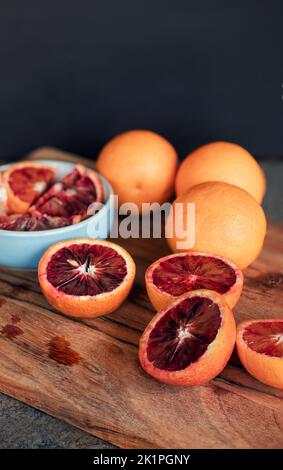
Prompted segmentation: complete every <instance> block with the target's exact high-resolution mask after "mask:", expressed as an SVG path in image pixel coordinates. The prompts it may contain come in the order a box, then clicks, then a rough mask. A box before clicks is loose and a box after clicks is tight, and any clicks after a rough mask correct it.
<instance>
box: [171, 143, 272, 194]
mask: <svg viewBox="0 0 283 470" xmlns="http://www.w3.org/2000/svg"><path fill="white" fill-rule="evenodd" d="M206 181H224V182H225V183H230V184H234V185H235V186H239V187H240V188H242V189H245V190H246V191H247V192H248V193H250V194H251V195H252V196H253V197H254V198H255V199H256V201H257V202H258V203H261V202H262V199H263V197H264V193H265V189H266V182H265V175H264V173H263V170H262V169H261V167H260V166H259V164H258V163H257V161H256V160H255V159H254V157H252V155H251V154H250V153H249V152H248V151H247V150H245V149H244V148H243V147H241V146H240V145H237V144H232V143H230V142H212V143H210V144H207V145H203V146H202V147H199V148H197V149H196V150H195V151H194V152H192V153H191V154H189V155H188V156H187V158H185V160H184V161H183V162H182V164H181V165H180V167H179V170H178V173H177V177H176V193H177V196H179V195H181V194H184V193H185V192H186V191H188V190H189V189H190V188H192V187H193V186H195V185H197V184H200V183H204V182H206Z"/></svg>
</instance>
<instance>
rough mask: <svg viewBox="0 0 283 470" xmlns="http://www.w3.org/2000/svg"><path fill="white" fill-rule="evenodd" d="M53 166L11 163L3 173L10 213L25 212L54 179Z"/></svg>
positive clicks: (34, 163) (35, 163)
mask: <svg viewBox="0 0 283 470" xmlns="http://www.w3.org/2000/svg"><path fill="white" fill-rule="evenodd" d="M55 174H56V171H55V169H54V168H53V167H51V166H47V165H44V164H43V163H38V162H29V161H25V162H20V163H15V164H14V165H11V166H10V167H9V168H8V170H6V171H5V172H4V174H3V182H4V185H5V187H6V191H7V197H8V210H9V212H10V213H20V214H23V213H25V212H27V210H28V208H29V207H30V206H31V204H33V203H34V201H35V200H36V199H37V198H38V197H39V196H40V195H41V194H42V193H43V192H44V191H46V189H47V188H48V186H50V184H51V183H52V182H53V181H54V178H55Z"/></svg>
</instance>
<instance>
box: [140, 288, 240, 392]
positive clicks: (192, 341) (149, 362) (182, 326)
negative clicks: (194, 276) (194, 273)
mask: <svg viewBox="0 0 283 470" xmlns="http://www.w3.org/2000/svg"><path fill="white" fill-rule="evenodd" d="M235 338H236V326H235V320H234V316H233V313H232V311H231V310H230V308H229V307H228V305H227V303H226V302H225V300H224V299H223V297H222V296H221V295H220V294H218V293H217V292H214V291H209V290H196V291H192V292H189V293H187V294H184V295H183V296H182V297H180V298H178V299H177V300H175V302H173V303H172V304H171V305H170V306H169V307H168V308H166V309H164V310H162V311H161V312H159V313H158V314H157V315H155V316H154V317H153V319H152V320H151V322H150V323H149V324H148V326H147V327H146V329H145V331H144V333H143V335H142V337H141V339H140V345H139V359H140V363H141V365H142V367H143V369H144V370H145V371H146V372H147V373H148V374H150V375H152V376H153V377H154V378H155V379H157V380H160V381H161V382H165V383H168V384H175V385H186V386H193V385H200V384H204V383H206V382H208V381H209V380H211V379H212V378H213V377H215V376H216V375H217V374H219V373H220V372H221V371H222V370H223V369H224V367H225V365H226V364H227V362H228V360H229V358H230V356H231V353H232V351H233V348H234V344H235Z"/></svg>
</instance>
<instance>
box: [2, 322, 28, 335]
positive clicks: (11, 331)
mask: <svg viewBox="0 0 283 470" xmlns="http://www.w3.org/2000/svg"><path fill="white" fill-rule="evenodd" d="M1 333H2V334H3V335H4V336H6V338H16V337H17V336H19V335H22V334H23V330H22V329H21V328H19V327H18V326H16V325H12V324H10V323H7V325H5V326H3V328H2V330H1Z"/></svg>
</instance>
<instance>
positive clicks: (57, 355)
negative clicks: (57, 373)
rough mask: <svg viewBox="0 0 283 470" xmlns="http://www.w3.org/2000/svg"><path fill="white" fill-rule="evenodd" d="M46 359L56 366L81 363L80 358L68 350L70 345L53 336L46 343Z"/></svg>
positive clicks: (71, 350)
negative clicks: (55, 363)
mask: <svg viewBox="0 0 283 470" xmlns="http://www.w3.org/2000/svg"><path fill="white" fill-rule="evenodd" d="M48 347H49V349H48V357H50V359H52V360H53V361H56V362H58V364H63V365H64V366H73V365H74V364H78V363H79V362H80V361H81V359H82V358H81V356H80V355H79V354H78V353H77V352H76V351H74V350H73V349H72V348H70V343H69V341H67V340H66V339H65V338H64V337H62V336H54V338H52V339H51V340H50V341H49V343H48Z"/></svg>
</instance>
